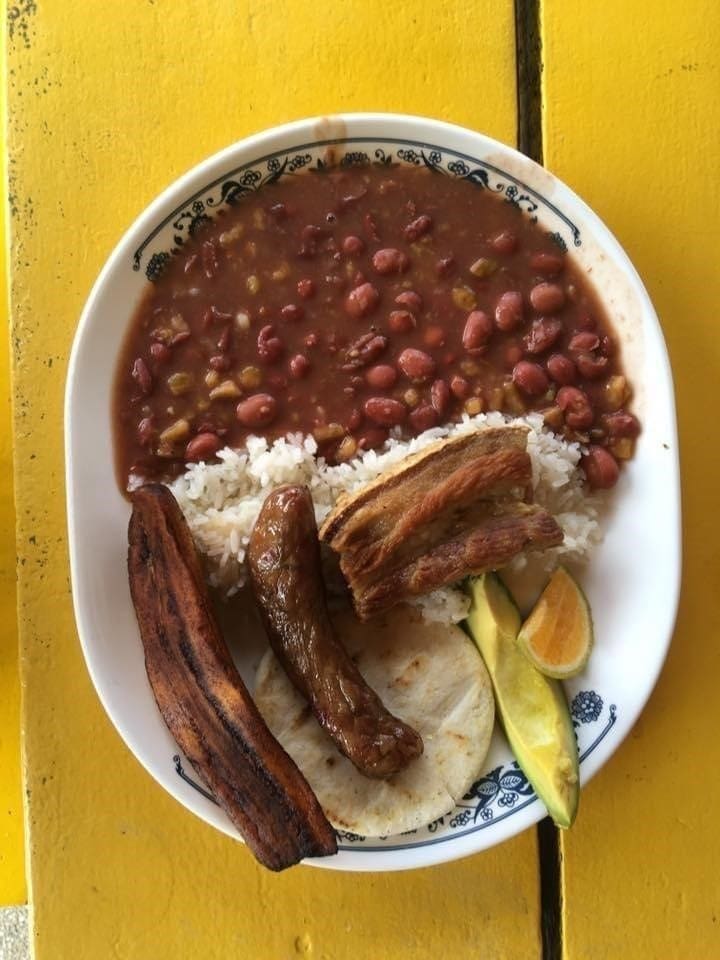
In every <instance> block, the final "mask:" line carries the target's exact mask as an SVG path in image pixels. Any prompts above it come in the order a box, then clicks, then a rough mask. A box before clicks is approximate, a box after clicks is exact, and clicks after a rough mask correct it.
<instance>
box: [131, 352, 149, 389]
mask: <svg viewBox="0 0 720 960" xmlns="http://www.w3.org/2000/svg"><path fill="white" fill-rule="evenodd" d="M130 376H131V377H132V378H133V380H134V381H135V383H137V385H138V386H139V387H140V392H141V393H142V395H143V396H145V397H146V396H147V395H148V394H149V393H152V388H153V378H152V374H151V373H150V371H149V370H148V366H147V364H146V363H145V361H144V360H143V358H142V357H138V358H137V360H136V361H135V363H133V365H132V370H131V371H130Z"/></svg>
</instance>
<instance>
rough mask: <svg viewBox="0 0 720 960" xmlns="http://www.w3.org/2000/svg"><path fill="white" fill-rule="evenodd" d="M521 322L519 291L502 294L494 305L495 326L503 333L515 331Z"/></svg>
mask: <svg viewBox="0 0 720 960" xmlns="http://www.w3.org/2000/svg"><path fill="white" fill-rule="evenodd" d="M522 321H523V298H522V294H521V293H520V291H519V290H508V291H507V292H506V293H503V294H502V295H501V296H500V297H499V298H498V302H497V304H496V305H495V326H496V327H497V328H498V330H502V332H503V333H510V332H511V331H513V330H516V329H517V327H519V326H520V324H521V323H522Z"/></svg>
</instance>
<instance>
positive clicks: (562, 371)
mask: <svg viewBox="0 0 720 960" xmlns="http://www.w3.org/2000/svg"><path fill="white" fill-rule="evenodd" d="M545 366H546V367H547V372H548V373H549V374H550V378H551V380H554V381H555V383H559V384H562V385H563V386H566V385H567V384H569V383H575V380H576V379H577V370H576V369H575V364H574V363H573V362H572V360H571V359H570V357H566V356H565V355H564V354H562V353H553V355H552V356H551V357H548V360H547V363H546V364H545Z"/></svg>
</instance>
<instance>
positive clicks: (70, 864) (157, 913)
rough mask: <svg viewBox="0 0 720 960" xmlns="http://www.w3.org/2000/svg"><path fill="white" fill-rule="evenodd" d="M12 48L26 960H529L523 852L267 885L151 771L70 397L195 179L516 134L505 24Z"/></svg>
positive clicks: (501, 16) (534, 949)
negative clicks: (123, 725) (98, 552)
mask: <svg viewBox="0 0 720 960" xmlns="http://www.w3.org/2000/svg"><path fill="white" fill-rule="evenodd" d="M16 7H17V11H18V15H17V16H16V17H15V18H14V20H13V35H12V36H11V38H10V77H9V80H10V104H11V115H12V122H11V129H10V151H11V160H10V163H11V173H12V177H13V186H12V190H13V195H14V204H15V208H16V214H15V216H14V218H13V222H12V227H13V248H12V265H13V279H12V300H13V311H14V339H15V351H14V365H15V397H16V405H15V456H16V475H17V477H18V479H19V482H18V497H17V507H18V543H19V551H20V558H21V563H22V564H23V566H22V567H21V577H20V583H19V611H20V633H21V665H22V675H23V680H24V683H25V698H24V704H25V710H24V721H23V722H24V731H25V742H26V757H27V767H26V776H27V789H28V804H27V810H28V825H29V831H30V836H29V852H30V863H29V867H30V870H29V876H30V887H31V894H30V895H31V900H32V902H33V905H34V923H35V949H36V957H37V960H55V958H57V957H70V956H72V957H73V958H74V960H98V958H104V957H110V956H113V957H123V958H132V960H163V958H166V957H167V958H170V957H172V958H175V957H183V958H194V957H197V958H200V957H202V958H204V960H206V958H222V960H224V958H227V957H234V956H241V957H248V958H259V960H265V958H269V957H292V956H306V957H317V958H321V957H333V958H338V960H342V958H346V957H347V958H351V957H352V958H353V960H362V958H375V957H385V956H387V957H393V958H401V957H413V958H419V960H421V958H423V957H428V958H430V957H437V956H449V955H453V954H454V955H457V956H467V955H468V953H469V952H472V953H477V954H478V955H480V954H482V955H483V956H485V957H513V958H514V957H523V958H525V957H527V958H536V957H539V953H540V947H539V932H538V926H539V923H538V920H539V918H538V896H537V882H536V881H537V856H536V847H535V837H534V834H533V832H532V831H530V832H528V833H526V834H524V835H523V836H520V837H518V838H516V839H515V840H513V841H512V842H510V843H508V844H507V845H505V846H504V847H502V848H501V849H495V850H492V851H489V852H487V853H486V854H481V855H479V856H477V857H474V858H472V859H470V860H466V861H463V862H460V863H456V864H451V865H447V866H443V867H438V868H434V869H432V870H425V871H421V872H416V873H409V874H395V875H389V874H384V875H342V874H333V873H328V872H325V871H320V870H313V869H310V868H305V867H301V868H297V869H295V870H293V871H290V872H289V873H287V874H285V875H281V876H273V875H270V874H269V873H267V872H265V871H263V870H262V869H261V868H259V867H258V866H256V864H255V863H254V862H253V860H252V858H251V857H250V855H249V854H248V852H247V851H246V849H245V848H244V847H242V846H241V845H239V844H237V843H234V842H233V841H231V840H229V839H228V838H226V837H224V836H221V835H220V834H219V833H217V832H216V831H214V830H212V829H211V828H209V827H207V826H205V825H204V824H202V823H201V822H200V821H199V820H197V819H195V818H194V817H192V816H191V815H190V814H188V813H187V812H185V811H184V810H183V809H182V808H181V807H180V806H179V805H178V804H177V803H176V802H175V801H174V800H172V799H171V798H170V797H168V796H167V795H166V794H165V793H163V791H162V790H161V789H160V788H159V787H158V786H157V785H156V784H155V783H154V782H153V781H152V780H151V779H150V777H149V776H148V775H147V774H146V773H144V772H143V771H142V770H141V768H140V766H139V765H138V764H137V763H136V762H135V761H134V760H133V758H132V757H131V756H130V755H129V753H128V751H127V749H126V748H125V747H124V746H123V744H122V743H121V742H120V739H119V737H118V736H117V734H116V733H115V732H114V731H113V729H112V728H111V726H110V724H109V721H108V720H107V719H106V717H105V715H104V713H103V711H102V709H101V707H100V704H99V702H98V700H97V698H96V696H95V694H94V693H93V691H92V689H91V685H90V681H89V678H88V675H87V672H86V670H85V667H84V664H83V661H82V658H81V654H80V649H79V645H78V643H77V639H76V635H75V627H74V623H73V618H72V611H71V604H70V591H69V583H68V567H67V553H66V549H67V548H66V542H65V516H64V503H63V476H62V393H63V387H64V377H65V366H66V360H67V356H68V351H69V347H70V343H71V338H72V335H73V331H74V328H75V324H76V321H77V317H78V315H79V313H80V310H81V308H82V304H83V301H84V299H85V297H86V295H87V293H88V290H89V288H90V285H91V283H92V281H93V279H94V278H95V276H96V275H97V272H98V270H99V269H100V267H101V265H102V263H103V261H104V259H105V257H106V256H107V254H108V253H109V251H110V249H111V247H112V245H113V244H114V242H115V241H116V240H117V238H118V236H119V235H120V233H121V232H122V230H123V229H124V227H125V226H126V225H127V224H128V223H129V222H130V220H131V219H132V218H133V216H134V215H135V214H136V213H137V212H138V211H139V210H141V209H142V208H143V207H144V206H145V204H146V203H147V202H148V201H149V200H150V199H151V198H152V197H153V196H154V195H155V194H156V193H157V192H158V191H159V190H160V189H161V188H162V187H164V186H165V185H166V184H167V183H168V182H169V181H171V180H172V179H173V178H175V177H176V176H177V175H178V174H179V173H181V172H182V171H183V170H185V169H187V168H188V167H189V166H191V165H192V164H193V163H194V162H196V161H197V160H199V159H201V158H202V157H203V156H205V155H207V154H209V153H211V152H212V151H214V150H216V149H217V148H219V147H221V146H223V145H225V144H227V143H229V142H231V141H232V140H234V139H236V138H238V137H241V136H242V135H244V134H246V133H249V132H251V131H253V130H258V129H261V128H263V127H265V126H268V125H270V124H273V123H277V122H279V121H284V120H288V119H292V118H295V117H299V116H302V115H307V114H317V113H325V112H330V111H333V110H337V109H345V110H350V109H377V108H382V109H387V110H401V111H402V110H404V111H408V112H416V113H421V114H429V115H435V116H440V117H443V118H447V119H452V120H456V121H458V122H461V123H466V124H469V125H470V126H474V127H476V128H478V129H481V130H484V131H487V132H488V133H490V134H492V135H495V136H497V137H499V138H500V139H503V140H506V141H510V140H512V138H513V137H514V131H515V89H514V59H513V10H512V2H511V0H502V2H500V3H498V2H496V0H493V2H491V0H475V2H470V0H458V2H456V3H453V4H446V5H442V4H438V3H435V2H419V3H410V2H405V0H402V2H395V3H387V2H384V0H382V2H381V0H353V2H350V0H348V2H341V3H337V4H306V3H303V4H300V3H292V4H287V5H283V4H270V3H269V2H259V0H254V2H249V0H240V2H234V0H226V2H217V0H216V2H208V0H185V2H183V3H177V2H175V0H155V2H153V0H123V2H122V3H107V0H85V2H83V3H68V2H67V0H42V3H38V4H37V9H36V10H35V5H34V4H31V3H29V2H25V3H22V2H21V3H18V4H16Z"/></svg>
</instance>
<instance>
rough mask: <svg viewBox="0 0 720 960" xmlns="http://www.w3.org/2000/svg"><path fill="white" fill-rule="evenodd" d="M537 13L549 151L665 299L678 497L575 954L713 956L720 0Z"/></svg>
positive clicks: (595, 836)
mask: <svg viewBox="0 0 720 960" xmlns="http://www.w3.org/2000/svg"><path fill="white" fill-rule="evenodd" d="M543 13H544V22H543V44H544V62H545V70H544V94H545V105H546V106H545V122H544V132H545V149H546V154H545V157H546V163H547V166H548V167H549V168H550V169H551V170H553V171H554V172H555V173H557V174H559V175H560V176H561V177H562V178H563V179H565V180H567V182H568V183H569V184H570V185H571V186H573V187H574V188H576V189H577V191H578V192H579V193H580V194H581V195H582V196H583V197H584V198H585V199H586V200H587V201H588V202H589V203H590V204H591V205H592V206H593V207H594V208H595V209H596V210H597V212H598V213H599V214H600V215H601V216H602V217H603V219H604V220H605V221H606V223H607V224H608V225H609V226H610V228H611V229H612V230H613V231H614V232H615V234H616V235H617V237H618V239H619V240H620V242H621V243H622V244H623V245H624V246H625V248H626V250H627V251H628V252H629V254H630V256H631V258H632V259H633V261H634V262H635V264H636V266H637V268H638V270H639V271H640V274H641V275H642V277H643V279H644V280H645V283H646V284H647V287H648V290H649V292H650V295H651V297H652V298H653V300H654V302H655V305H656V307H657V310H658V313H659V315H660V319H661V322H662V325H663V330H664V332H665V337H666V339H667V343H668V347H669V350H670V358H671V361H672V365H673V371H674V376H675V388H676V396H677V407H678V418H679V427H680V438H681V462H682V482H683V510H684V555H685V561H684V567H685V569H684V586H683V595H682V600H681V606H680V614H679V619H678V623H677V629H676V633H675V638H674V640H673V645H672V648H671V651H670V656H669V658H668V662H667V664H666V667H665V670H664V672H663V674H662V676H661V678H660V682H659V684H658V687H657V689H656V691H655V693H654V694H653V697H652V699H651V701H650V703H649V705H648V707H647V708H646V710H645V711H644V713H643V715H642V717H641V719H640V721H639V722H638V724H637V725H636V726H635V729H634V730H633V732H632V734H631V735H630V737H629V738H628V740H627V742H626V743H625V744H624V745H623V746H622V748H621V749H620V751H619V752H618V754H617V755H616V756H615V757H614V758H613V760H612V761H611V762H610V764H609V765H608V766H607V767H606V768H605V769H604V770H603V771H602V773H601V774H600V775H599V776H598V777H597V780H596V781H595V782H593V783H592V784H591V785H590V787H589V789H588V790H587V791H585V792H584V793H583V799H582V812H581V816H580V817H579V819H578V822H577V824H576V826H575V827H574V828H573V830H572V831H571V832H570V833H569V834H567V835H566V837H565V839H564V843H563V853H564V867H565V870H564V873H565V878H564V894H565V930H566V939H565V955H566V957H567V958H568V960H606V958H607V960H615V958H617V957H628V958H630V957H632V958H633V960H646V958H647V960H654V958H658V957H673V958H674V957H678V958H680V957H682V958H685V957H698V958H703V960H704V958H710V957H720V871H718V864H719V863H720V819H719V818H718V801H717V798H718V795H720V746H719V744H720V740H719V739H718V731H719V730H720V697H719V696H718V678H719V677H720V591H719V590H718V570H719V569H720V562H719V559H718V558H719V554H718V543H720V519H718V518H719V514H718V510H717V508H716V505H715V504H716V500H717V489H718V479H717V478H718V475H720V454H719V452H718V445H717V443H716V441H715V437H714V428H715V417H716V416H717V415H718V411H719V410H720V405H719V404H718V401H717V387H718V383H720V340H719V339H718V306H717V303H718V299H717V297H718V294H717V289H718V274H717V264H718V262H719V261H720V219H719V218H718V211H719V210H720V188H719V182H720V181H719V180H718V176H717V169H716V168H717V160H718V130H719V129H720V97H719V96H718V93H720V7H719V6H718V4H717V2H716V0H685V2H683V3H676V2H674V0H664V2H658V0H634V2H632V3H628V2H627V0H607V2H606V3H603V4H602V6H598V4H596V3H592V2H590V0H582V2H579V3H575V4H568V3H565V2H562V0H544V4H543ZM658 523H662V517H658ZM638 629H642V625H638Z"/></svg>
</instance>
